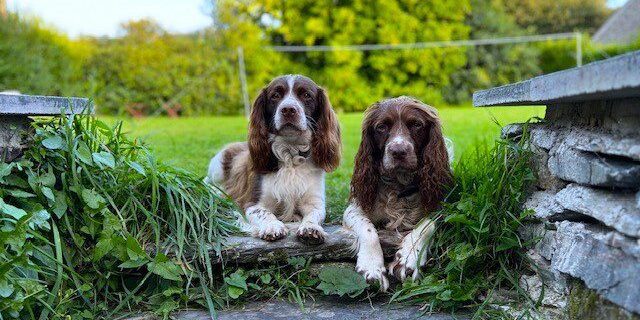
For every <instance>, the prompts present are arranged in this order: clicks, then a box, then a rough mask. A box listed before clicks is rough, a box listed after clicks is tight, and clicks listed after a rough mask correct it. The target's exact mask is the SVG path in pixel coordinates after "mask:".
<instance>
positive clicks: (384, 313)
mask: <svg viewBox="0 0 640 320" xmlns="http://www.w3.org/2000/svg"><path fill="white" fill-rule="evenodd" d="M378 300H380V301H378ZM386 303H387V301H386V300H384V299H377V300H376V299H374V300H373V301H368V300H365V301H352V300H351V299H344V298H340V299H327V298H318V299H316V301H307V304H305V306H304V309H301V308H300V306H298V305H296V304H293V303H290V302H284V301H267V302H250V303H247V304H246V305H245V306H244V307H242V308H240V309H230V310H223V311H218V312H217V316H218V319H220V320H236V319H249V320H269V319H372V320H377V319H380V320H384V319H392V320H393V319H398V320H399V319H427V320H450V319H451V320H453V319H468V318H469V317H468V316H466V315H463V314H458V315H455V316H454V315H451V314H444V313H435V314H424V312H423V311H420V310H419V307H417V306H400V305H393V304H392V305H389V304H386ZM152 319H153V320H155V319H161V317H155V316H153V315H149V314H144V315H139V316H135V317H130V318H127V320H152ZM171 319H179V320H209V319H210V317H209V313H208V312H207V311H203V310H192V311H181V312H175V313H173V314H171Z"/></svg>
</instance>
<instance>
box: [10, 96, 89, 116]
mask: <svg viewBox="0 0 640 320" xmlns="http://www.w3.org/2000/svg"><path fill="white" fill-rule="evenodd" d="M82 112H89V113H92V112H93V106H92V104H91V102H90V101H89V99H85V98H75V97H53V96H31V95H13V94H0V116H3V115H24V116H57V115H60V114H62V113H65V114H78V113H82Z"/></svg>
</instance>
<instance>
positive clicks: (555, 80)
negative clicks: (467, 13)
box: [473, 51, 640, 107]
mask: <svg viewBox="0 0 640 320" xmlns="http://www.w3.org/2000/svg"><path fill="white" fill-rule="evenodd" d="M639 70H640V51H634V52H630V53H627V54H623V55H619V56H616V57H613V58H609V59H606V60H601V61H596V62H592V63H589V64H586V65H584V66H582V67H576V68H572V69H568V70H563V71H558V72H554V73H550V74H547V75H542V76H538V77H535V78H532V79H529V80H526V81H522V82H518V83H514V84H508V85H505V86H501V87H497V88H492V89H487V90H480V91H476V92H474V93H473V105H474V106H475V107H488V106H518V105H548V104H558V103H575V102H581V101H589V100H614V99H623V98H631V97H640V71H639ZM638 107H640V106H638Z"/></svg>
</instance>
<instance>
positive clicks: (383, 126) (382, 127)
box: [376, 124, 388, 133]
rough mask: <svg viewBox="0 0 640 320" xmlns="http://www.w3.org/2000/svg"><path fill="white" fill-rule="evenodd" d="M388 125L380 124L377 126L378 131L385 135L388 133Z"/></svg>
mask: <svg viewBox="0 0 640 320" xmlns="http://www.w3.org/2000/svg"><path fill="white" fill-rule="evenodd" d="M387 128H388V127H387V125H386V124H379V125H377V126H376V131H378V132H381V133H384V132H386V131H387Z"/></svg>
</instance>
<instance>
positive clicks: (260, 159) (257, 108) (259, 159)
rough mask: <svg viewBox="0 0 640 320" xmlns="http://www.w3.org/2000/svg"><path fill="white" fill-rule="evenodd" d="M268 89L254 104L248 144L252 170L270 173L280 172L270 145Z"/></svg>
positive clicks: (262, 92)
mask: <svg viewBox="0 0 640 320" xmlns="http://www.w3.org/2000/svg"><path fill="white" fill-rule="evenodd" d="M267 99H268V98H267V89H266V88H264V89H262V91H261V92H260V95H258V97H257V98H256V100H255V101H254V102H253V107H252V108H251V116H250V117H249V134H248V138H247V143H248V144H249V153H250V154H251V170H252V171H255V172H257V173H269V172H274V171H277V170H278V159H276V157H275V155H274V154H273V152H271V144H270V143H269V125H268V124H269V122H270V121H271V120H269V118H268V116H267Z"/></svg>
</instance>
